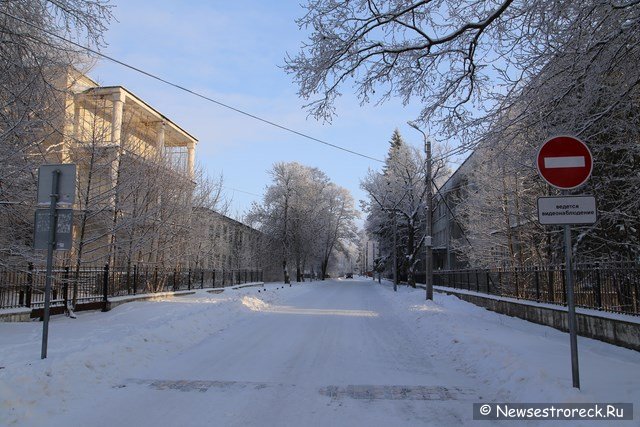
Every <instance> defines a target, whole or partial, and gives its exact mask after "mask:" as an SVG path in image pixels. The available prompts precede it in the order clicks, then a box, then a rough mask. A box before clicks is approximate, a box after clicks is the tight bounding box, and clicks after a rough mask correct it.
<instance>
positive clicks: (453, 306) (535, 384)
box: [379, 284, 640, 425]
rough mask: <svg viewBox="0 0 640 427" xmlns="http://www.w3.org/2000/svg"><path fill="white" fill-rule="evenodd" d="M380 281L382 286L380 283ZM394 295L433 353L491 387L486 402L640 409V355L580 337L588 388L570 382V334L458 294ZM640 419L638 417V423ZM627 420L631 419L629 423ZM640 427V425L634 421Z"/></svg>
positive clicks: (387, 288)
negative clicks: (630, 405) (597, 404)
mask: <svg viewBox="0 0 640 427" xmlns="http://www.w3.org/2000/svg"><path fill="white" fill-rule="evenodd" d="M379 286H380V285H379ZM380 287H381V288H382V289H383V290H384V291H385V292H389V298H390V300H392V301H393V305H394V306H395V307H396V311H397V312H398V313H404V316H405V318H406V321H407V322H410V323H411V324H414V325H415V329H416V333H417V334H420V336H421V337H422V339H423V340H424V341H425V342H426V343H427V345H428V346H429V347H430V348H431V349H432V352H433V353H434V354H438V355H439V356H440V357H444V358H445V359H447V360H450V361H451V363H452V364H454V365H457V367H458V368H459V369H462V370H463V371H464V372H465V373H467V374H469V375H471V376H473V377H475V378H477V379H478V380H480V383H482V384H485V385H486V387H487V391H492V390H493V391H497V394H495V395H493V396H492V395H490V393H488V394H487V396H486V398H487V400H493V401H496V402H511V403H517V402H521V403H529V402H550V403H556V402H557V403H580V402H585V403H586V402H630V403H634V407H635V408H634V409H635V412H636V414H635V418H636V420H637V419H638V410H640V369H638V367H639V366H640V353H638V352H636V351H633V350H628V349H625V348H621V347H616V346H614V345H610V344H606V343H603V342H600V341H596V340H591V339H587V338H579V341H578V346H579V356H580V369H581V382H582V389H581V390H576V389H574V388H572V387H571V364H570V355H569V338H568V335H567V334H566V333H563V332H560V331H558V330H555V329H553V328H550V327H546V326H541V325H537V324H534V323H530V322H526V321H524V320H521V319H517V318H512V317H509V316H505V315H501V314H497V313H494V312H491V311H488V310H485V309H484V308H481V307H477V306H475V305H473V304H471V303H467V302H465V301H461V300H459V299H458V298H456V297H455V296H451V295H444V294H438V293H436V294H435V295H434V298H435V299H434V301H425V300H424V297H425V296H424V290H421V289H417V290H415V289H411V288H408V287H406V286H402V287H400V288H399V290H398V292H397V294H395V295H394V293H393V290H392V287H391V286H390V285H389V284H383V285H381V286H380ZM636 422H637V421H636ZM623 424H624V423H623ZM635 425H637V424H635Z"/></svg>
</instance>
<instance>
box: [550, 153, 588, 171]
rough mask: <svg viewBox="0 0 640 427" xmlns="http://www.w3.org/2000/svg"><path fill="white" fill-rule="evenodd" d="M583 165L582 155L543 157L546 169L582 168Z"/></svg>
mask: <svg viewBox="0 0 640 427" xmlns="http://www.w3.org/2000/svg"><path fill="white" fill-rule="evenodd" d="M584 166H585V159H584V156H566V157H545V158H544V167H545V168H547V169H559V168H583V167H584Z"/></svg>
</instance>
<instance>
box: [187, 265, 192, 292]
mask: <svg viewBox="0 0 640 427" xmlns="http://www.w3.org/2000/svg"><path fill="white" fill-rule="evenodd" d="M187 290H189V291H190V290H191V267H189V272H188V273H187Z"/></svg>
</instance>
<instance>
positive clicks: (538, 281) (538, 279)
mask: <svg viewBox="0 0 640 427" xmlns="http://www.w3.org/2000/svg"><path fill="white" fill-rule="evenodd" d="M534 272H535V273H536V275H535V283H536V301H537V302H540V275H539V274H538V273H539V271H538V267H535V268H534Z"/></svg>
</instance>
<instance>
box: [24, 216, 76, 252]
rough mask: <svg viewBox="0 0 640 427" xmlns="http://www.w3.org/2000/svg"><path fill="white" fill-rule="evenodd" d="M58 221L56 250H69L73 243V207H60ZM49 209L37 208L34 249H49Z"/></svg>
mask: <svg viewBox="0 0 640 427" xmlns="http://www.w3.org/2000/svg"><path fill="white" fill-rule="evenodd" d="M56 214H57V216H58V219H57V222H56V246H55V247H54V250H56V251H68V250H70V249H71V245H72V243H73V240H72V237H73V236H72V231H73V209H58V210H57V211H56ZM49 220H50V218H49V209H37V210H36V220H35V232H34V236H33V248H34V249H44V250H46V249H47V244H48V243H49V229H50V225H49Z"/></svg>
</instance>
